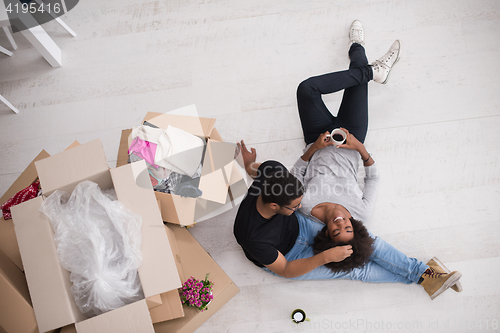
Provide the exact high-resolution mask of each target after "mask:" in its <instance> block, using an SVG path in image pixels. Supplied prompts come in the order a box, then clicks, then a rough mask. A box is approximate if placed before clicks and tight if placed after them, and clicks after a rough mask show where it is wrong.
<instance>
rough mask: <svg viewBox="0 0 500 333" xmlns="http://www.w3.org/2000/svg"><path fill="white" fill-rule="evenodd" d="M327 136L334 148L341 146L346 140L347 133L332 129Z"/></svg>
mask: <svg viewBox="0 0 500 333" xmlns="http://www.w3.org/2000/svg"><path fill="white" fill-rule="evenodd" d="M328 136H329V137H330V140H331V141H332V142H333V143H334V144H335V145H336V146H338V145H341V144H343V143H344V142H345V140H346V139H347V133H346V132H345V131H344V130H342V129H340V128H336V129H334V130H333V131H332V132H331V134H330V135H328Z"/></svg>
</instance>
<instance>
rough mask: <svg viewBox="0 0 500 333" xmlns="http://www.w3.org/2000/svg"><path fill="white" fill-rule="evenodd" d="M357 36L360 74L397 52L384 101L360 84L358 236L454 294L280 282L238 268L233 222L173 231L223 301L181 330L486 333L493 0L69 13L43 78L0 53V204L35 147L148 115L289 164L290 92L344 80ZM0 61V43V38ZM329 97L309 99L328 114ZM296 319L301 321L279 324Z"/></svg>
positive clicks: (497, 51) (496, 160) (82, 137)
mask: <svg viewBox="0 0 500 333" xmlns="http://www.w3.org/2000/svg"><path fill="white" fill-rule="evenodd" d="M354 19H359V20H361V21H362V22H363V24H364V26H365V36H366V37H365V38H366V50H367V55H368V58H369V60H370V61H371V60H375V59H376V58H378V57H379V56H381V55H382V54H384V53H385V52H386V50H387V49H388V47H389V46H390V45H391V43H392V41H393V40H394V39H396V38H398V39H401V40H402V42H403V53H402V58H401V61H400V63H399V64H398V65H397V67H396V69H395V70H394V73H393V74H391V78H390V80H389V83H388V84H387V85H379V84H377V83H370V88H369V89H370V92H369V99H370V117H371V119H370V128H369V133H368V137H367V140H366V146H367V148H368V150H369V151H370V152H371V153H372V154H373V157H374V159H375V160H376V161H377V163H378V164H379V166H380V169H381V173H382V177H383V180H382V186H381V190H380V193H379V198H378V201H377V208H376V211H375V213H374V216H373V217H372V219H371V220H370V221H367V223H366V224H367V226H368V228H369V229H370V230H371V231H372V232H374V233H375V234H376V235H379V236H381V237H383V238H384V239H385V240H387V241H389V242H390V243H392V244H393V245H395V246H396V247H397V248H399V249H401V250H403V251H404V252H405V253H407V254H408V255H409V256H414V257H416V258H419V259H420V260H422V261H427V260H428V259H430V258H431V257H432V256H434V255H435V256H438V257H439V258H440V259H441V260H442V261H444V262H445V263H446V264H448V267H449V268H451V269H453V270H460V271H461V272H462V273H463V277H462V280H461V281H462V284H463V288H464V291H463V292H462V293H461V294H457V293H455V292H453V291H451V290H449V291H447V292H445V293H444V294H443V295H441V296H439V297H438V298H436V299H435V300H434V301H431V300H430V298H429V297H428V296H427V294H426V293H425V292H424V291H423V289H422V288H421V287H420V286H418V285H403V284H366V283H361V282H357V281H340V280H337V281H309V282H295V281H289V280H286V279H282V278H277V277H274V276H271V275H269V274H267V273H265V272H263V271H261V270H260V269H259V268H257V267H255V266H254V265H253V264H251V263H250V262H249V261H247V260H246V259H245V257H244V255H243V252H242V251H241V249H240V248H239V246H238V245H237V243H236V241H235V239H234V237H233V234H232V226H233V220H234V216H235V214H236V210H235V209H233V210H231V211H229V212H227V213H224V214H222V215H220V216H218V217H216V218H213V219H211V220H209V221H206V222H203V223H199V224H198V225H197V226H196V227H195V228H192V229H190V230H191V232H192V233H193V235H195V237H196V238H197V239H198V240H199V241H200V242H201V244H202V245H203V246H204V247H205V248H206V249H207V251H209V252H210V254H211V255H212V256H213V258H214V259H215V260H216V261H217V262H218V263H219V265H220V266H221V267H222V268H223V269H224V270H225V271H226V272H227V273H228V274H229V276H230V277H231V278H232V279H233V280H234V281H235V283H236V284H237V285H238V286H239V287H240V289H241V292H240V293H239V294H238V295H237V296H235V297H234V298H233V299H232V300H231V301H230V302H229V303H228V304H227V305H226V306H224V307H223V308H222V309H221V310H220V311H219V312H217V313H216V314H215V315H214V316H213V317H212V318H211V319H210V320H208V321H207V322H206V323H205V324H204V325H203V326H201V327H200V328H199V329H198V331H197V332H213V333H219V332H238V333H241V332H295V331H296V332H300V331H306V332H362V331H366V332H479V331H484V332H493V331H499V325H500V323H499V322H498V321H499V320H500V284H499V282H498V279H499V278H498V277H499V275H500V240H499V239H500V166H499V165H500V134H499V128H500V97H499V91H500V80H499V79H498V78H499V75H500V62H499V60H498V58H499V55H500V38H499V35H500V2H498V1H496V0H475V1H470V0H455V1H450V0H443V1H432V0H421V1H389V0H373V1H370V2H366V1H358V0H337V1H329V0H315V1H302V0H273V1H269V0H250V1H248V0H246V1H243V0H235V1H231V0H207V1H201V0H200V1H196V0H191V1H184V0H183V1H181V0H169V1H160V0H156V1H154V0H107V1H97V0H85V1H80V3H79V4H78V5H77V6H76V7H75V9H74V10H72V11H71V12H69V13H68V14H67V15H65V16H64V17H63V20H64V21H65V22H66V23H67V24H68V25H69V26H70V27H71V28H73V29H74V30H75V31H76V32H77V34H78V35H77V37H76V38H72V37H71V36H70V35H69V34H68V33H66V31H65V30H63V29H62V27H60V26H59V25H57V24H56V23H54V22H49V23H47V24H46V25H44V27H45V29H46V30H47V31H48V33H49V34H50V35H51V36H52V37H53V38H54V40H55V41H56V43H57V44H58V45H59V46H60V47H61V48H62V50H63V67H61V68H58V69H54V68H51V67H50V66H49V65H48V64H47V63H46V62H45V60H44V59H43V58H41V56H39V55H38V54H37V53H36V52H35V50H34V49H33V48H32V47H31V45H30V44H29V43H28V42H27V41H26V40H25V39H24V37H22V36H21V35H18V34H16V35H14V38H15V39H16V41H17V43H18V45H19V49H18V50H17V51H15V53H14V55H13V56H12V57H7V56H5V55H1V54H0V94H2V95H3V96H4V97H6V98H7V99H8V100H9V101H10V102H11V103H13V104H14V105H15V106H16V107H17V108H18V109H19V111H20V113H19V114H17V115H16V114H14V113H13V112H12V111H10V110H9V109H8V108H7V107H6V106H5V105H3V104H2V105H0V138H1V140H0V161H1V162H0V193H4V192H5V191H6V190H7V188H8V187H9V186H10V184H11V183H12V182H13V181H14V180H15V179H16V178H17V177H18V175H19V174H20V172H21V171H22V170H23V169H24V168H25V167H26V166H27V164H28V163H29V162H30V161H31V160H32V159H33V158H34V157H35V156H36V155H37V154H38V152H39V151H40V150H41V149H46V150H47V151H48V152H49V153H51V154H54V153H57V152H59V151H61V150H62V149H64V148H65V147H66V146H68V145H69V144H71V142H73V140H79V141H80V142H87V141H90V140H92V139H95V138H101V140H102V141H103V144H104V147H105V150H106V154H107V156H108V159H109V164H110V166H111V167H114V165H115V161H116V153H117V150H118V143H119V138H120V131H121V129H123V128H129V127H132V126H134V125H136V124H137V123H138V122H139V121H140V120H141V119H142V118H143V116H144V115H145V113H146V112H148V111H155V112H167V111H170V110H173V109H175V108H178V107H181V106H185V105H189V104H193V103H195V104H196V105H197V107H198V110H199V112H200V115H201V116H206V117H216V118H217V122H216V126H217V128H218V129H219V131H220V132H221V134H222V136H223V137H224V139H225V140H226V141H231V142H236V141H237V140H239V139H245V140H246V142H247V144H249V145H250V146H252V147H255V148H256V149H257V153H258V160H260V161H263V160H265V159H270V158H273V159H277V160H279V161H282V162H283V163H284V164H285V165H287V166H291V165H292V164H293V162H294V161H295V160H296V158H298V157H299V156H300V154H301V149H302V146H303V143H302V142H303V141H302V133H301V129H300V122H299V118H298V115H297V108H296V100H295V89H296V87H297V85H298V83H299V82H300V81H301V80H303V79H305V78H307V77H309V76H313V75H317V74H322V73H325V72H328V71H335V70H342V69H345V68H346V67H347V65H348V57H347V43H348V38H347V31H348V28H349V26H350V24H351V22H352V21H353V20H354ZM0 45H3V46H5V47H7V46H8V45H9V44H8V41H7V38H6V37H5V36H4V34H3V33H0ZM340 98H341V95H340V94H337V95H333V96H327V97H325V101H326V102H327V104H328V105H329V106H330V107H331V109H332V110H336V108H337V107H338V104H339V102H340ZM295 308H302V309H304V310H305V311H306V313H307V315H308V317H309V318H310V319H311V321H310V322H308V323H305V324H302V325H300V326H298V327H295V326H293V324H291V322H290V320H289V315H290V313H291V311H292V310H293V309H295Z"/></svg>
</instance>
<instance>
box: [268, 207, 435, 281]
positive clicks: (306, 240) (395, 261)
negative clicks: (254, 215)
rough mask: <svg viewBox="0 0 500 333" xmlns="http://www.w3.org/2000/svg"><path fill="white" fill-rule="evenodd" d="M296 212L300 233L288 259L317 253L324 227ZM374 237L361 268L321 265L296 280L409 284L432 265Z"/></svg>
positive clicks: (288, 254)
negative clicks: (337, 270)
mask: <svg viewBox="0 0 500 333" xmlns="http://www.w3.org/2000/svg"><path fill="white" fill-rule="evenodd" d="M295 215H297V219H298V220H299V229H300V232H299V236H298V237H297V240H296V241H295V245H294V246H293V247H292V249H291V250H290V251H289V252H288V253H287V254H286V255H285V258H286V260H288V261H292V260H296V259H302V258H309V257H312V256H313V255H314V253H313V247H312V244H313V243H314V237H315V236H316V235H317V234H318V231H320V230H321V229H323V227H324V224H322V223H318V222H316V221H313V220H311V219H310V218H307V217H305V216H304V215H301V214H299V213H295ZM371 236H372V237H374V236H373V235H371ZM374 238H375V243H374V250H373V253H372V255H371V257H370V261H369V262H368V263H367V264H366V265H365V266H363V267H362V268H355V269H353V270H352V271H350V272H348V273H344V272H342V273H335V272H333V271H332V270H331V269H329V268H328V267H326V266H320V267H318V268H316V269H314V270H312V271H310V272H309V273H307V274H304V275H301V276H298V277H295V278H294V279H297V280H323V279H351V280H361V281H364V282H402V283H407V284H409V283H416V282H418V280H419V279H420V277H421V275H422V274H423V273H424V272H425V270H426V269H427V268H428V267H429V266H427V265H425V264H424V263H423V262H421V261H419V260H417V259H415V258H408V257H407V256H406V255H405V254H404V253H403V252H401V251H399V250H397V249H396V248H394V247H393V246H392V245H390V244H388V243H386V242H385V241H384V240H382V239H380V238H379V237H374ZM264 270H266V271H268V272H270V273H272V274H274V275H276V274H275V273H273V272H272V271H270V270H269V269H267V268H266V267H264Z"/></svg>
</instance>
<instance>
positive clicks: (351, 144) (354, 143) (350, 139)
mask: <svg viewBox="0 0 500 333" xmlns="http://www.w3.org/2000/svg"><path fill="white" fill-rule="evenodd" d="M340 129H341V130H343V131H344V132H346V133H347V138H346V140H345V142H344V143H343V144H341V145H338V146H337V148H345V149H352V150H357V151H359V149H360V148H361V147H363V144H362V143H361V142H359V140H358V139H356V137H355V136H354V135H352V134H351V133H349V131H348V130H346V129H345V128H343V127H341V128H340Z"/></svg>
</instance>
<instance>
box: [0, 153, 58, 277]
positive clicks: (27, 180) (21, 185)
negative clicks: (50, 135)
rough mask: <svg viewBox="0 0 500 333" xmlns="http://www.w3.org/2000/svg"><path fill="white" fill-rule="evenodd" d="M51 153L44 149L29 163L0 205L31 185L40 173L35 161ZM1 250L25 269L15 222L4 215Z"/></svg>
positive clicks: (0, 233) (0, 230)
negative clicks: (6, 218)
mask: <svg viewBox="0 0 500 333" xmlns="http://www.w3.org/2000/svg"><path fill="white" fill-rule="evenodd" d="M49 156H50V155H49V153H47V152H46V151H45V150H42V151H41V152H40V154H38V156H37V157H35V159H34V160H33V161H32V162H31V163H30V164H29V165H28V167H27V168H26V170H24V171H23V173H22V174H21V175H20V176H19V177H18V178H17V179H16V181H15V182H14V183H13V184H12V186H11V187H9V189H8V190H7V192H5V194H4V195H3V196H2V198H0V205H1V204H3V203H4V202H6V201H7V200H9V199H10V198H12V197H13V196H14V195H15V194H16V193H17V192H19V191H21V190H23V189H25V188H26V187H28V186H30V185H31V184H32V183H33V182H34V181H35V180H36V179H37V178H38V174H37V173H36V169H35V162H36V161H39V160H41V159H44V158H46V157H49ZM0 251H3V252H4V253H5V255H7V257H9V259H10V260H12V262H14V264H16V266H17V267H19V269H20V270H24V269H23V263H22V261H21V254H20V253H19V246H18V245H17V239H16V234H15V232H14V223H13V222H12V220H4V219H3V216H2V218H1V219H0Z"/></svg>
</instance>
